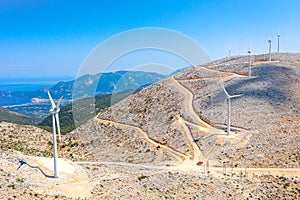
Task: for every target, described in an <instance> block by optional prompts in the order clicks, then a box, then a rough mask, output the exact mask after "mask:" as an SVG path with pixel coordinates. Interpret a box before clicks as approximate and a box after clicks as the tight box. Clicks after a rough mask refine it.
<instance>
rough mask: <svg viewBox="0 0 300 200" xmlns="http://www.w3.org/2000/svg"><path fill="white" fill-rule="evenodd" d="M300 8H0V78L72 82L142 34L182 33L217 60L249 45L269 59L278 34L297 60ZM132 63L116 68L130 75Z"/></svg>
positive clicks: (32, 2)
mask: <svg viewBox="0 0 300 200" xmlns="http://www.w3.org/2000/svg"><path fill="white" fill-rule="evenodd" d="M299 8H300V1H299V0H280V1H279V0H273V1H271V0H261V1H259V0H252V1H249V0H227V1H225V0H224V1H216V0H207V1H205V0H202V1H201V0H198V1H197V0H189V1H186V0H182V1H174V0H164V1H163V0H151V1H149V0H148V1H143V0H129V1H113V0H99V1H89V0H85V1H80V0H78V1H63V0H61V1H59V0H51V1H50V0H26V1H24V0H10V1H0V70H1V74H0V78H3V77H6V78H8V77H41V76H43V77H53V76H61V77H65V76H68V77H71V76H75V75H76V73H77V71H78V68H79V67H80V65H81V63H82V62H83V61H84V59H85V58H86V56H87V55H88V54H89V52H90V51H92V49H93V48H94V47H95V46H96V45H98V44H99V43H101V42H103V41H104V40H106V39H107V38H109V37H111V36H113V35H115V34H118V33H120V32H122V31H126V30H129V29H134V28H141V27H162V28H169V29H173V30H176V31H179V32H182V33H184V34H186V35H188V36H189V37H191V38H193V39H194V40H196V41H197V42H198V43H199V44H201V45H202V46H203V47H204V48H205V49H206V51H207V52H208V54H209V55H210V56H211V58H212V59H216V58H221V57H224V56H226V50H227V49H228V47H229V45H230V46H231V49H232V54H245V52H246V51H247V49H248V46H249V42H250V41H251V43H252V49H253V52H254V53H265V52H267V50H268V46H267V45H268V44H267V40H268V38H272V40H273V41H274V42H273V50H274V51H275V50H276V45H275V36H276V32H277V29H278V28H279V29H280V33H281V44H282V45H281V50H282V51H285V52H300V44H299V42H298V41H299V39H300V38H299V37H300V14H299ZM142 57H143V56H142ZM130 59H133V58H132V57H130V58H128V59H124V61H123V62H124V63H121V62H116V63H118V66H119V65H124V66H119V67H120V69H121V68H122V67H126V68H128V66H130V65H131V64H134V62H131V61H130ZM135 59H138V57H137V58H135ZM142 62H143V61H141V63H142ZM147 62H148V60H147ZM174 62H178V59H174ZM172 64H174V66H175V68H178V67H180V66H179V65H176V63H172V60H170V65H172ZM177 64H178V63H177ZM181 65H184V64H181ZM118 66H115V68H114V69H117V68H118ZM182 67H184V66H182Z"/></svg>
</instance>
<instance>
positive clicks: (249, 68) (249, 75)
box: [247, 46, 251, 78]
mask: <svg viewBox="0 0 300 200" xmlns="http://www.w3.org/2000/svg"><path fill="white" fill-rule="evenodd" d="M247 53H248V55H249V64H248V78H250V77H251V46H250V47H249V50H248V51H247Z"/></svg>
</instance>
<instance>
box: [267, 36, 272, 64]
mask: <svg viewBox="0 0 300 200" xmlns="http://www.w3.org/2000/svg"><path fill="white" fill-rule="evenodd" d="M268 42H269V61H271V60H272V58H271V52H272V40H271V38H269V39H268Z"/></svg>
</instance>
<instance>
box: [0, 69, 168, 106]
mask: <svg viewBox="0 0 300 200" xmlns="http://www.w3.org/2000/svg"><path fill="white" fill-rule="evenodd" d="M164 77H165V75H161V74H158V73H153V72H143V71H117V72H107V73H99V74H96V75H84V76H82V77H79V78H78V79H77V80H76V85H75V89H76V91H77V92H76V94H77V96H76V98H77V99H79V98H84V97H89V96H95V95H101V94H110V93H116V92H120V91H123V90H127V89H137V88H140V87H141V86H143V85H149V84H152V83H154V82H157V81H158V80H160V79H162V78H164ZM74 84H75V80H73V81H61V82H59V83H57V84H56V85H54V86H53V87H50V89H49V90H50V92H51V94H52V96H53V98H59V97H61V96H63V97H64V99H65V100H71V99H72V94H73V89H74ZM93 88H96V91H95V90H94V89H93ZM47 90H48V89H40V90H37V91H18V92H6V91H0V106H11V105H16V104H17V105H18V104H28V103H34V102H36V101H37V102H38V103H40V102H41V101H43V100H44V99H48V96H47V93H46V91H47Z"/></svg>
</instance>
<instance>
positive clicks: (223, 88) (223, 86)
mask: <svg viewBox="0 0 300 200" xmlns="http://www.w3.org/2000/svg"><path fill="white" fill-rule="evenodd" d="M220 85H221V87H222V88H223V90H224V92H225V94H226V96H227V97H229V98H230V95H229V94H228V92H227V91H226V89H225V87H224V85H223V83H221V82H220Z"/></svg>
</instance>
